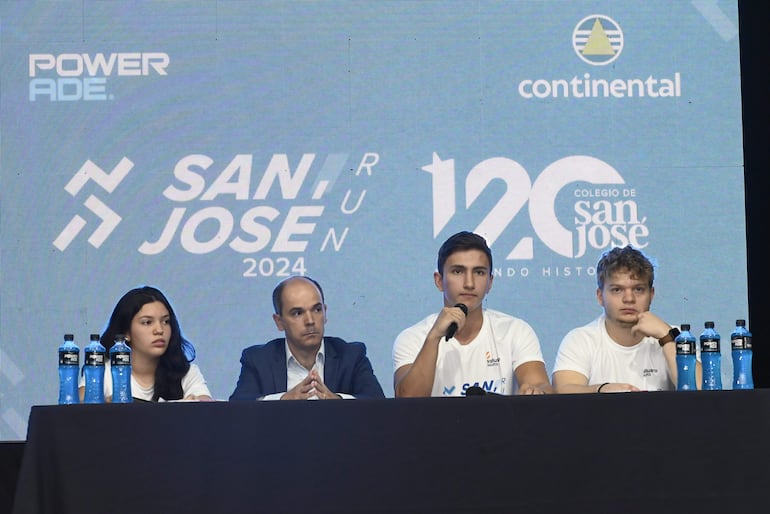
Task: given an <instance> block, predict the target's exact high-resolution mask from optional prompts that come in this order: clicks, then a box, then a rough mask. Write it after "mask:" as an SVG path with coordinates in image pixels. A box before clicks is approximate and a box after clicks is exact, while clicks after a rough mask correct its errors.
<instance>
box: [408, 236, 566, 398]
mask: <svg viewBox="0 0 770 514" xmlns="http://www.w3.org/2000/svg"><path fill="white" fill-rule="evenodd" d="M492 279H493V277H492V252H491V250H490V249H489V246H488V245H487V242H486V240H485V239H484V238H483V237H481V236H479V235H477V234H474V233H472V232H459V233H457V234H454V235H453V236H451V237H450V238H449V239H447V240H446V241H445V242H444V244H443V245H442V246H441V248H440V249H439V252H438V267H437V271H436V272H434V273H433V281H434V282H435V284H436V288H438V290H439V291H441V293H442V296H443V300H444V302H443V303H444V308H443V309H441V311H440V312H438V313H435V314H431V315H429V316H428V317H426V318H425V319H423V320H422V321H420V322H418V323H417V324H415V325H413V326H411V327H409V328H407V329H405V330H404V331H402V332H401V333H400V334H399V335H398V337H397V338H396V341H395V343H394V345H393V363H394V369H395V372H394V375H393V382H394V389H395V395H396V397H397V398H398V397H415V396H464V395H465V394H466V391H467V390H468V389H469V388H471V387H474V388H481V389H483V390H484V391H485V392H487V393H493V394H506V395H512V394H545V393H551V392H553V389H552V387H551V384H550V382H549V381H548V373H547V371H546V369H545V362H544V360H543V355H542V352H541V351H540V342H539V341H538V338H537V335H535V331H534V330H532V327H530V326H529V324H527V323H526V322H525V321H524V320H521V319H518V318H514V317H513V316H509V315H508V314H504V313H502V312H498V311H493V310H489V309H484V308H483V301H484V297H485V296H486V295H487V293H489V291H490V289H491V288H492ZM460 305H462V307H460ZM465 311H467V312H465ZM475 390H478V389H475Z"/></svg>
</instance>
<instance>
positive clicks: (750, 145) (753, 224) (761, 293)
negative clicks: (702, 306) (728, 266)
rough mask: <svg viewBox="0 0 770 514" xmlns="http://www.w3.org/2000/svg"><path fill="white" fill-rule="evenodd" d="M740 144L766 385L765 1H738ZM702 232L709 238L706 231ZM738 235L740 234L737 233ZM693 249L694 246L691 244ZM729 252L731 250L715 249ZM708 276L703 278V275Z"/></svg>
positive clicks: (768, 90)
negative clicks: (740, 87)
mask: <svg viewBox="0 0 770 514" xmlns="http://www.w3.org/2000/svg"><path fill="white" fill-rule="evenodd" d="M738 8H739V19H740V38H741V75H742V77H741V79H742V95H743V132H744V135H743V149H744V165H745V168H744V174H745V177H746V232H747V233H746V241H747V245H748V263H747V264H748V277H749V325H750V326H749V328H750V330H751V332H752V335H753V336H754V340H753V341H754V385H755V386H756V387H770V343H769V342H768V337H769V336H768V332H769V331H768V323H767V320H766V319H765V318H764V316H766V315H767V314H768V309H770V307H769V305H770V302H769V299H768V294H767V293H768V291H767V285H768V282H770V281H768V264H769V263H768V262H767V259H766V258H765V255H766V254H767V252H765V251H764V244H763V243H765V241H764V238H763V235H764V234H763V233H764V232H765V230H763V225H764V224H765V223H767V222H768V221H770V216H768V203H770V195H768V177H767V175H768V173H770V130H768V123H770V78H769V77H768V66H767V65H766V63H767V61H768V55H770V42H769V39H770V15H769V14H768V12H769V11H770V8H768V2H766V1H765V0H739V2H738ZM702 237H703V238H704V240H705V238H707V237H708V234H703V235H702ZM736 239H738V235H736ZM765 244H766V243H765ZM692 251H698V249H697V248H693V249H692ZM719 251H729V249H727V248H724V249H719ZM707 279H708V277H704V280H707Z"/></svg>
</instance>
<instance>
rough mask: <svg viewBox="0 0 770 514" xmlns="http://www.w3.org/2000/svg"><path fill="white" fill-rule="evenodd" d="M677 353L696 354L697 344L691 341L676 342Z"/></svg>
mask: <svg viewBox="0 0 770 514" xmlns="http://www.w3.org/2000/svg"><path fill="white" fill-rule="evenodd" d="M676 354H677V355H695V345H694V344H692V342H691V341H677V342H676Z"/></svg>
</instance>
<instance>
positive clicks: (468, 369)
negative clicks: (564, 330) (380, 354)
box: [393, 309, 545, 396]
mask: <svg viewBox="0 0 770 514" xmlns="http://www.w3.org/2000/svg"><path fill="white" fill-rule="evenodd" d="M437 317H438V313H435V314H431V315H430V316H428V317H426V318H425V319H423V320H422V321H420V322H418V323H416V324H415V325H412V326H411V327H409V328H407V329H405V330H403V331H402V332H401V333H400V334H399V335H398V337H396V341H395V343H394V344H393V365H394V369H398V368H400V367H401V366H404V365H406V364H412V363H413V362H414V360H415V359H416V358H417V354H418V353H420V350H421V349H422V345H423V343H424V342H425V338H426V337H427V335H428V332H430V329H431V327H433V324H434V323H435V321H436V318H437ZM531 361H539V362H545V361H544V360H543V354H542V352H541V350H540V341H539V340H538V338H537V335H536V334H535V331H534V330H533V329H532V327H531V326H530V325H529V324H528V323H527V322H525V321H524V320H521V319H519V318H514V317H513V316H510V315H508V314H504V313H502V312H498V311H494V310H490V309H484V312H483V322H482V325H481V331H480V332H479V333H478V335H477V336H476V337H475V338H474V339H473V340H472V341H470V342H469V343H468V344H465V345H462V344H460V343H459V342H458V341H457V340H456V339H455V338H452V339H450V340H449V341H447V340H445V339H444V338H443V337H442V338H441V342H440V343H439V347H438V358H437V361H436V375H435V377H434V380H433V390H432V391H431V396H464V395H465V391H466V390H467V389H468V388H469V387H471V386H474V385H475V386H479V387H481V388H483V389H484V390H485V391H487V392H492V393H497V394H507V395H512V394H515V393H516V390H517V389H518V384H517V383H516V378H515V376H514V374H513V372H514V370H515V369H516V368H517V367H519V366H520V365H521V364H523V363H525V362H531Z"/></svg>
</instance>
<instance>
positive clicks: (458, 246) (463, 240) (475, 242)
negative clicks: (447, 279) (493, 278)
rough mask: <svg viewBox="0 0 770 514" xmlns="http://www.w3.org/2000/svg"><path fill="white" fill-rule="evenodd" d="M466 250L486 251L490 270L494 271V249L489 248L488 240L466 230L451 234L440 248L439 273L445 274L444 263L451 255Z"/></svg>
mask: <svg viewBox="0 0 770 514" xmlns="http://www.w3.org/2000/svg"><path fill="white" fill-rule="evenodd" d="M465 250H481V251H482V252H484V253H485V254H486V256H487V259H489V272H490V273H491V272H492V250H490V249H489V246H488V245H487V240H486V239H484V238H483V237H481V236H480V235H478V234H474V233H473V232H468V231H465V230H464V231H462V232H458V233H456V234H454V235H451V236H449V239H447V240H446V241H444V244H442V245H441V248H439V249H438V262H437V266H438V272H439V275H444V264H445V263H446V260H447V259H448V258H449V256H450V255H452V254H453V253H455V252H462V251H465Z"/></svg>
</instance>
